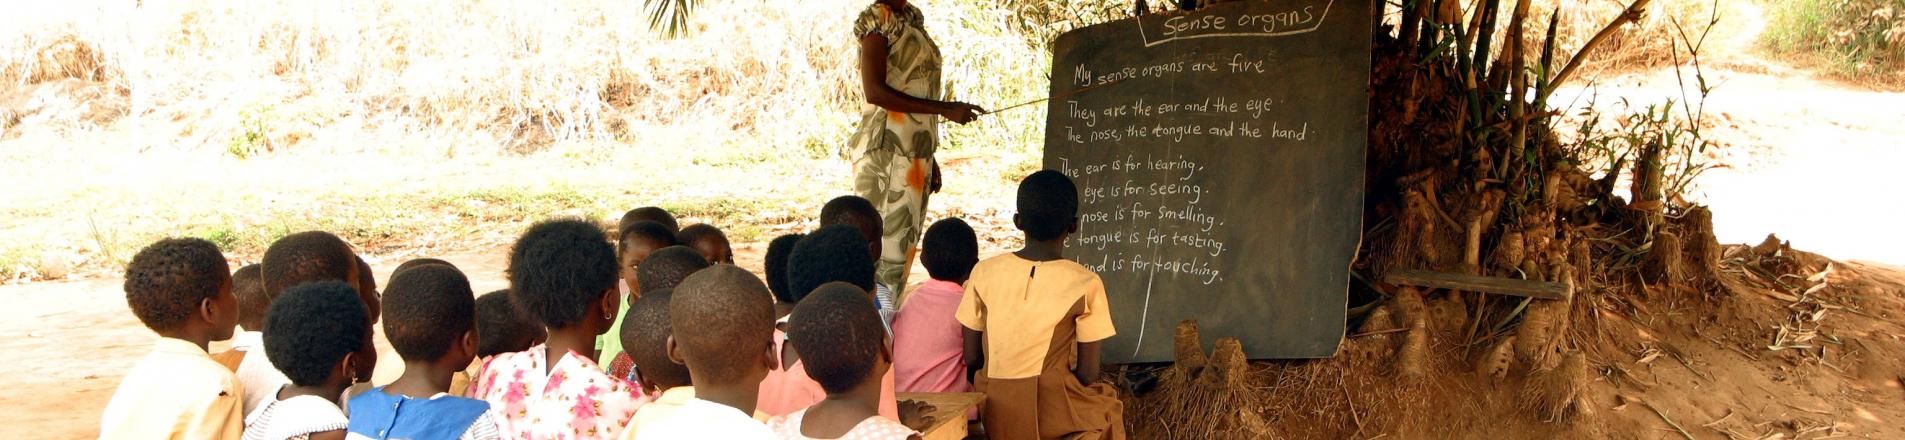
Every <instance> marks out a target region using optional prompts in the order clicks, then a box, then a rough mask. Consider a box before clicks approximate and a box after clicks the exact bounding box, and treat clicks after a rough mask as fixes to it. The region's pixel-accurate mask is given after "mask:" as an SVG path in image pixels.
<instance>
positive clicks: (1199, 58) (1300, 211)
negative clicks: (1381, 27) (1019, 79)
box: [1045, 0, 1371, 363]
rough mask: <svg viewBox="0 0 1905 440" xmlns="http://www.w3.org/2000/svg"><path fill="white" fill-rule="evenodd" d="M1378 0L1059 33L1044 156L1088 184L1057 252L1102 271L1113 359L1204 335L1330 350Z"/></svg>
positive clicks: (1338, 314)
mask: <svg viewBox="0 0 1905 440" xmlns="http://www.w3.org/2000/svg"><path fill="white" fill-rule="evenodd" d="M1370 4H1371V2H1370V0H1265V1H1249V2H1236V3H1225V4H1221V5H1218V6H1215V7H1211V8H1208V9H1205V10H1202V11H1198V12H1194V13H1188V14H1178V15H1149V16H1144V17H1141V18H1133V19H1125V20H1119V21H1114V22H1109V23H1103V24H1098V25H1094V26H1090V27H1086V28H1082V29H1078V30H1074V31H1071V32H1067V33H1065V34H1064V35H1061V36H1059V38H1058V40H1057V41H1056V43H1055V45H1054V46H1055V48H1054V54H1053V66H1052V91H1051V93H1052V95H1051V96H1052V97H1053V98H1052V100H1051V102H1050V103H1049V104H1048V105H1049V110H1050V113H1049V116H1048V118H1047V122H1046V129H1045V167H1046V168H1047V169H1055V170H1061V171H1063V172H1065V173H1066V174H1067V175H1070V176H1071V177H1072V179H1073V180H1074V181H1075V182H1077V183H1078V185H1079V190H1080V199H1081V200H1080V202H1081V204H1080V210H1079V211H1080V212H1079V214H1080V217H1081V220H1082V225H1081V227H1080V230H1079V233H1077V234H1074V235H1073V236H1072V237H1071V238H1069V239H1067V243H1066V245H1067V252H1070V253H1071V255H1072V257H1073V258H1075V259H1077V260H1078V261H1079V262H1080V263H1083V264H1084V265H1086V266H1087V267H1090V268H1091V269H1092V270H1095V271H1097V272H1098V273H1099V274H1100V275H1101V276H1102V277H1103V278H1104V281H1105V288H1106V290H1107V291H1108V295H1109V298H1110V302H1111V304H1110V308H1111V310H1112V318H1113V320H1114V321H1115V323H1116V325H1117V329H1118V335H1117V336H1115V337H1113V338H1112V339H1110V340H1107V341H1106V342H1105V346H1104V347H1105V352H1104V358H1105V361H1106V362H1111V363H1136V362H1158V361H1168V360H1171V358H1172V357H1173V346H1172V344H1173V343H1172V331H1173V329H1174V328H1175V327H1176V325H1177V323H1178V322H1179V321H1182V320H1185V319H1196V320H1198V321H1199V325H1200V327H1201V328H1202V330H1203V332H1202V333H1203V337H1204V341H1203V343H1204V346H1205V347H1210V346H1211V345H1212V343H1213V341H1214V340H1215V339H1216V338H1220V337H1236V338H1238V339H1240V340H1242V342H1243V345H1244V351H1245V353H1247V354H1248V355H1249V356H1250V357H1251V358H1253V359H1266V358H1316V357H1328V356H1333V355H1335V353H1336V347H1337V343H1338V342H1339V341H1340V339H1341V338H1342V336H1343V326H1344V316H1343V315H1344V312H1345V307H1346V304H1347V301H1348V289H1349V285H1348V282H1349V264H1350V262H1351V259H1353V258H1354V257H1355V252H1356V247H1357V244H1358V240H1359V239H1360V237H1361V225H1362V190H1363V160H1364V159H1363V150H1364V147H1365V145H1366V144H1367V141H1368V115H1369V107H1368V102H1369V94H1368V87H1369V63H1370V47H1371V40H1370V38H1371V23H1370V8H1369V7H1370Z"/></svg>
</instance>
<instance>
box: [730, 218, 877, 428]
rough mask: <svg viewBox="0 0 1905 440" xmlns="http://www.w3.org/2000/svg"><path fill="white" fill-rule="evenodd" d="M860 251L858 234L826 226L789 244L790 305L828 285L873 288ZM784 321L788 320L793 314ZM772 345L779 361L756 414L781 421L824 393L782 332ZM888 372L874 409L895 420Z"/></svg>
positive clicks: (862, 242) (763, 387)
mask: <svg viewBox="0 0 1905 440" xmlns="http://www.w3.org/2000/svg"><path fill="white" fill-rule="evenodd" d="M865 248H866V240H865V239H863V238H861V236H860V233H859V231H856V230H854V229H853V228H852V227H848V226H845V225H833V226H827V227H823V228H820V230H817V231H814V233H812V234H808V235H807V238H805V239H802V240H801V241H800V243H797V244H795V245H794V251H793V253H792V254H791V255H790V256H789V257H788V258H789V261H788V265H787V283H788V287H789V288H790V289H792V291H793V292H794V295H793V296H794V298H793V299H794V301H795V302H796V303H799V302H805V301H806V299H805V298H806V296H807V295H808V293H810V292H813V291H814V290H815V289H818V288H819V287H820V286H821V285H823V284H827V283H832V282H845V283H847V284H850V285H853V286H854V287H857V288H859V289H860V292H861V293H865V292H866V291H867V290H868V288H870V287H872V286H873V258H872V256H871V255H868V254H867V253H865V252H861V249H865ZM862 299H865V300H866V301H867V303H868V304H872V303H873V297H872V296H871V295H868V296H864V297H862ZM794 308H795V309H799V308H800V306H799V305H798V304H796V305H795V306H794ZM788 317H789V318H790V320H791V318H792V317H793V315H791V314H790V315H788ZM789 333H791V331H790V332H789ZM774 343H775V347H774V353H775V354H776V355H777V356H778V357H779V358H780V365H781V368H780V369H777V370H774V371H773V372H772V373H770V374H769V375H768V378H767V380H765V381H762V382H761V397H760V409H761V412H762V413H765V414H767V415H770V416H783V415H787V414H789V413H792V412H794V411H798V410H800V409H801V408H806V407H808V406H812V405H813V404H814V403H815V402H819V401H820V400H821V399H825V398H826V397H827V392H826V390H824V389H822V388H821V387H820V383H819V382H816V381H814V380H813V378H811V377H808V376H807V369H806V366H805V364H803V363H802V362H801V359H802V358H801V354H800V350H799V349H798V348H795V347H793V346H792V345H789V344H786V343H785V336H784V333H777V334H776V337H775V338H774ZM890 373H891V372H889V374H886V375H885V376H884V377H882V378H881V380H882V383H883V384H885V385H884V386H882V387H881V394H882V395H884V398H883V399H882V401H881V403H880V406H879V409H880V415H882V416H886V417H887V418H891V419H894V420H900V411H899V402H898V401H896V400H895V399H894V395H893V386H892V384H893V382H892V381H893V376H892V374H890Z"/></svg>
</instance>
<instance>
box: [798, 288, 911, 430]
mask: <svg viewBox="0 0 1905 440" xmlns="http://www.w3.org/2000/svg"><path fill="white" fill-rule="evenodd" d="M866 295H867V294H866V291H864V290H860V288H858V287H854V286H852V285H850V284H847V283H840V282H835V283H829V284H826V285H823V286H821V287H820V288H819V289H816V290H815V291H814V292H813V293H812V294H811V295H808V297H807V298H806V299H803V300H801V302H800V305H798V306H795V307H794V314H793V317H794V319H793V321H792V322H789V323H788V326H789V329H788V336H789V338H790V340H789V341H788V342H789V343H791V344H793V345H794V346H795V347H796V348H798V349H799V350H800V351H801V352H802V353H806V356H805V357H804V358H802V359H801V361H802V362H803V363H805V364H806V367H807V372H808V374H809V375H811V376H812V377H813V379H814V380H815V381H817V382H819V383H820V387H821V388H822V389H824V390H826V393H827V398H826V399H825V400H821V401H820V402H818V403H815V404H813V406H810V407H807V408H805V409H801V410H799V411H795V412H793V413H792V414H788V415H787V416H785V417H780V418H776V419H774V420H773V421H770V422H768V426H769V428H770V429H772V430H774V433H775V434H779V435H780V436H781V438H783V439H798V440H805V439H848V438H850V439H870V440H884V439H917V438H919V437H920V436H919V433H917V432H914V431H913V429H912V428H908V427H906V425H903V424H900V422H898V421H895V420H893V419H889V418H886V417H881V416H880V414H879V407H880V406H881V405H882V404H883V403H884V402H883V399H884V398H883V397H882V396H881V392H880V389H881V380H880V378H881V377H883V376H886V373H887V370H888V369H889V368H890V367H891V366H892V359H893V351H892V348H891V347H890V346H889V345H887V336H886V329H885V328H882V327H881V326H880V316H879V314H878V313H877V312H876V311H875V310H874V306H873V304H872V303H869V302H867V301H866Z"/></svg>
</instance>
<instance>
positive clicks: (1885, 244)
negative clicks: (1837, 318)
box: [1551, 1, 1905, 265]
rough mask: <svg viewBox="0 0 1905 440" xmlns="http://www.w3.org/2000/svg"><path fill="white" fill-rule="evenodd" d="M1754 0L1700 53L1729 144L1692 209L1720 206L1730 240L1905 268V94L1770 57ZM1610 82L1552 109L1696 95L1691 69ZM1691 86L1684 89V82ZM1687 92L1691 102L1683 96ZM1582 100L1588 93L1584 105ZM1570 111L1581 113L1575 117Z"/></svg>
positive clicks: (1562, 96)
mask: <svg viewBox="0 0 1905 440" xmlns="http://www.w3.org/2000/svg"><path fill="white" fill-rule="evenodd" d="M1755 3H1756V2H1751V1H1732V2H1725V4H1726V5H1727V6H1726V7H1728V8H1730V10H1729V11H1728V12H1727V13H1726V15H1724V18H1725V19H1726V20H1735V19H1737V20H1740V21H1739V22H1736V23H1732V24H1731V26H1733V27H1730V28H1728V29H1726V31H1727V32H1724V35H1716V36H1718V37H1719V38H1717V39H1716V40H1715V41H1714V42H1712V43H1709V46H1712V47H1711V48H1703V50H1702V52H1703V53H1704V54H1711V55H1710V56H1703V57H1704V60H1703V63H1702V66H1703V67H1704V68H1705V73H1706V77H1707V78H1706V80H1707V83H1708V84H1709V85H1710V86H1712V87H1713V91H1712V94H1711V96H1709V97H1708V98H1707V99H1706V110H1707V113H1708V114H1709V115H1710V116H1711V118H1712V121H1713V123H1714V124H1715V126H1714V127H1712V128H1710V129H1709V134H1710V135H1712V136H1714V137H1715V138H1716V139H1717V140H1719V141H1720V142H1722V143H1723V144H1726V145H1725V146H1723V147H1722V149H1723V150H1724V151H1722V152H1720V159H1721V161H1722V162H1723V163H1725V164H1726V165H1727V168H1723V169H1717V170H1713V171H1711V172H1709V173H1707V174H1706V175H1704V176H1702V177H1701V179H1699V180H1697V181H1696V182H1695V193H1694V194H1693V196H1694V198H1695V201H1697V202H1701V203H1706V204H1708V205H1710V206H1711V207H1712V208H1713V213H1714V216H1713V217H1714V232H1715V234H1716V235H1718V236H1719V238H1720V241H1721V242H1723V243H1758V242H1759V241H1760V240H1761V239H1763V238H1765V237H1766V234H1769V233H1776V234H1778V235H1779V237H1780V238H1783V239H1787V240H1791V241H1792V242H1793V245H1794V246H1795V247H1798V248H1803V249H1806V250H1809V251H1813V252H1817V253H1820V254H1823V255H1827V256H1831V257H1833V258H1836V259H1843V260H1871V261H1877V262H1882V263H1887V264H1893V265H1905V231H1901V230H1900V228H1899V226H1898V225H1899V224H1900V221H1899V219H1901V218H1905V194H1900V193H1898V189H1899V188H1901V185H1900V183H1899V177H1900V175H1901V167H1902V166H1905V93H1896V92H1881V91H1872V90H1865V89H1861V88H1858V87H1856V86H1851V85H1846V84H1841V83H1837V82H1833V81H1827V80H1822V79H1819V78H1817V77H1815V76H1814V75H1812V74H1811V73H1809V72H1806V71H1804V70H1797V69H1793V68H1791V67H1787V66H1783V65H1781V64H1779V63H1778V62H1777V60H1768V59H1767V58H1766V56H1765V55H1762V54H1761V53H1760V52H1759V51H1758V50H1757V49H1756V47H1755V46H1754V45H1755V42H1756V41H1757V39H1758V36H1759V34H1760V32H1762V31H1763V30H1764V29H1765V22H1764V20H1765V18H1764V17H1765V13H1764V11H1761V10H1760V7H1759V6H1758V5H1756V4H1755ZM1681 73H1682V74H1683V75H1684V76H1683V78H1676V77H1675V74H1674V71H1673V70H1671V69H1668V70H1660V71H1655V72H1646V73H1640V74H1631V75H1625V76H1621V77H1616V78H1606V79H1601V80H1598V81H1596V84H1595V85H1594V87H1592V88H1576V89H1571V90H1564V91H1562V92H1558V93H1557V94H1556V98H1555V99H1554V100H1553V101H1551V102H1554V103H1557V104H1567V103H1570V102H1576V103H1577V104H1585V103H1587V102H1588V101H1589V100H1590V99H1589V97H1592V96H1593V95H1594V94H1597V93H1598V100H1597V101H1598V103H1599V105H1598V106H1597V107H1599V108H1601V109H1603V110H1606V111H1619V110H1620V108H1619V105H1618V104H1619V102H1620V101H1621V100H1622V99H1625V100H1627V101H1628V102H1629V104H1630V105H1631V106H1632V107H1634V108H1639V107H1643V106H1645V105H1647V104H1653V103H1661V102H1663V101H1665V100H1667V99H1670V98H1671V99H1673V100H1674V101H1676V102H1682V103H1684V102H1686V101H1687V99H1682V98H1683V97H1686V98H1692V99H1697V98H1698V97H1699V91H1698V86H1697V85H1696V84H1697V82H1696V79H1695V78H1694V77H1693V74H1694V71H1693V69H1692V68H1691V65H1688V66H1685V68H1683V69H1682V70H1681ZM1681 79H1684V81H1685V85H1686V86H1685V87H1684V89H1683V87H1682V81H1681ZM1683 90H1684V94H1683ZM1575 96H1583V97H1582V98H1581V99H1579V100H1578V101H1577V100H1576V99H1575V98H1574V97H1575ZM1570 113H1572V112H1570Z"/></svg>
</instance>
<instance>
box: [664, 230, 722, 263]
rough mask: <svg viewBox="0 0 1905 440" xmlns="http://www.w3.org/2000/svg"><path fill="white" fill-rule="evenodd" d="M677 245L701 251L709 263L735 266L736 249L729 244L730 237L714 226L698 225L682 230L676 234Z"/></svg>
mask: <svg viewBox="0 0 1905 440" xmlns="http://www.w3.org/2000/svg"><path fill="white" fill-rule="evenodd" d="M675 243H676V244H680V245H682V246H687V247H691V248H695V250H697V251H701V255H702V256H705V257H708V262H709V263H722V264H734V247H733V246H730V245H729V244H728V235H727V234H724V233H722V232H721V229H720V228H716V227H714V225H710V224H707V223H696V224H694V225H690V226H688V227H686V228H681V233H678V234H675Z"/></svg>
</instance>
